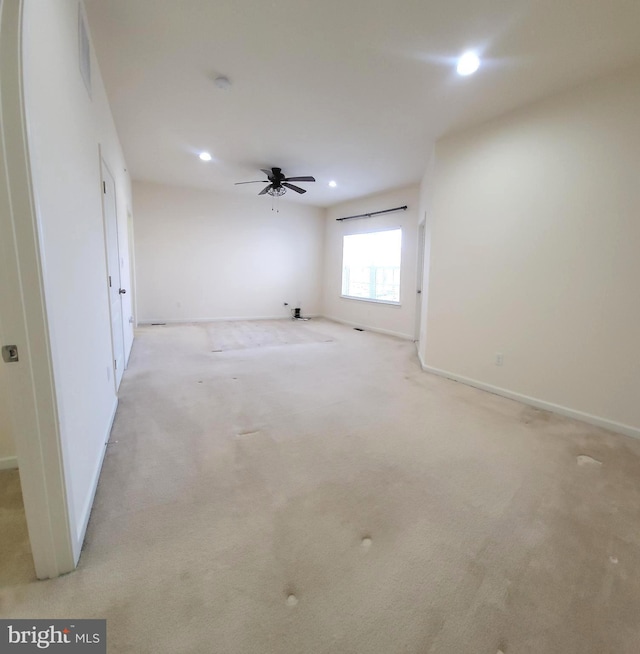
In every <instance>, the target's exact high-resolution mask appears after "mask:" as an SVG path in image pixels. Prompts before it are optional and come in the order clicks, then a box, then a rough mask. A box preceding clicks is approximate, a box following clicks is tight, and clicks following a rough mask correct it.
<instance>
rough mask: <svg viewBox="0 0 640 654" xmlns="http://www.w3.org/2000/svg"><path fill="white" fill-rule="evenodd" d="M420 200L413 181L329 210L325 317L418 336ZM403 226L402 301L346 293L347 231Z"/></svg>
mask: <svg viewBox="0 0 640 654" xmlns="http://www.w3.org/2000/svg"><path fill="white" fill-rule="evenodd" d="M405 204H406V205H407V206H408V209H407V210H406V211H398V212H395V213H390V214H383V215H382V216H373V217H371V218H362V219H355V220H345V221H341V222H339V221H337V220H336V219H337V218H342V217H344V216H353V215H358V214H361V213H366V212H372V211H382V210H384V209H392V208H394V207H400V206H404V205H405ZM418 204H419V188H418V186H409V187H407V188H401V189H396V190H393V191H387V192H385V193H378V194H376V195H371V196H368V197H366V198H360V199H358V200H354V201H351V202H345V203H343V204H338V205H335V206H333V207H331V208H330V209H328V210H327V217H326V226H325V247H324V250H325V251H324V287H323V308H322V314H323V315H324V316H326V317H327V318H331V319H333V320H338V321H341V322H345V323H347V324H352V325H356V326H358V327H364V328H368V329H372V330H377V331H381V332H384V333H389V334H394V335H396V336H401V337H403V338H411V339H413V338H414V336H415V315H416V282H417V271H416V260H417V248H418V244H417V231H418ZM397 227H401V228H402V264H401V271H400V306H396V305H391V304H381V303H376V302H369V301H366V300H353V299H347V298H343V297H341V293H342V240H343V236H345V235H348V234H361V233H364V232H375V231H378V230H382V229H391V228H397Z"/></svg>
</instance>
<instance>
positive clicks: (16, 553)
mask: <svg viewBox="0 0 640 654" xmlns="http://www.w3.org/2000/svg"><path fill="white" fill-rule="evenodd" d="M35 578H36V573H35V571H34V569H33V559H32V558H31V547H30V545H29V534H28V533H27V519H26V517H25V515H24V505H23V504H22V491H21V489H20V475H19V474H18V471H17V470H0V589H1V588H6V587H8V586H15V585H19V584H23V583H29V582H30V581H34V580H35ZM0 597H1V595H0ZM0 601H1V600H0ZM1 609H2V604H1V603H0V615H1V613H2V611H1Z"/></svg>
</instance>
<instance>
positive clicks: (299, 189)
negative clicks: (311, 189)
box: [282, 182, 307, 193]
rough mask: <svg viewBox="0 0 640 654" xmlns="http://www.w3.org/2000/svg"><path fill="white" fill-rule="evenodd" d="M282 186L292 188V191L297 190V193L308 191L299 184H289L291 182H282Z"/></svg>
mask: <svg viewBox="0 0 640 654" xmlns="http://www.w3.org/2000/svg"><path fill="white" fill-rule="evenodd" d="M282 186H286V187H287V188H290V189H291V190H292V191H295V192H296V193H306V192H307V190H306V189H304V188H300V187H299V186H294V185H293V184H289V182H282Z"/></svg>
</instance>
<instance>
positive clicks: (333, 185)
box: [329, 180, 338, 188]
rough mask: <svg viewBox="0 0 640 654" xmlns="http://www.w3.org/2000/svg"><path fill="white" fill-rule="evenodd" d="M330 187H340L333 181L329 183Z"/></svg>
mask: <svg viewBox="0 0 640 654" xmlns="http://www.w3.org/2000/svg"><path fill="white" fill-rule="evenodd" d="M329 186H330V187H331V188H335V187H336V186H338V185H337V184H336V182H334V181H333V180H331V181H330V182H329Z"/></svg>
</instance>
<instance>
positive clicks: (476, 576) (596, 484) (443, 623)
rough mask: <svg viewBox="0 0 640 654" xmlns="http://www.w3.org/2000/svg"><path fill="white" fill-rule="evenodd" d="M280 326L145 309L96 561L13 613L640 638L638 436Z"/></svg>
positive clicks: (188, 638)
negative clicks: (269, 328) (271, 337)
mask: <svg viewBox="0 0 640 654" xmlns="http://www.w3.org/2000/svg"><path fill="white" fill-rule="evenodd" d="M254 327H255V325H252V326H251V329H253V328H254ZM282 327H283V328H284V329H287V330H291V334H290V339H289V340H290V342H292V343H293V342H296V341H298V344H294V345H287V344H282V345H274V346H263V347H248V348H245V349H233V350H229V351H224V352H212V351H211V350H212V349H214V348H212V347H211V338H210V333H209V331H208V330H207V329H205V328H199V327H195V326H193V325H190V326H184V327H171V328H170V329H167V328H162V327H148V328H144V329H141V330H139V332H138V335H137V341H136V344H135V346H134V352H133V355H132V360H131V364H130V368H129V370H128V371H127V373H126V375H125V379H124V381H123V384H122V388H121V403H120V408H119V411H118V415H117V418H116V424H115V428H114V433H113V439H114V440H115V441H117V443H114V444H113V445H111V446H110V447H109V449H108V454H107V457H106V460H105V465H104V471H103V475H102V480H101V482H100V486H99V489H98V496H97V499H96V505H95V509H94V512H93V515H92V519H91V523H90V527H89V533H88V538H87V543H86V548H85V551H84V554H83V556H82V560H81V564H80V568H79V569H78V570H77V571H76V572H75V573H73V574H71V575H68V576H66V577H64V578H60V579H57V580H52V581H47V582H36V583H28V584H22V585H19V586H13V587H9V588H5V589H3V590H2V591H1V592H0V612H2V613H3V614H10V615H11V616H13V617H16V618H20V617H36V616H47V617H106V618H107V619H108V625H109V652H113V653H115V652H122V653H124V652H132V653H141V654H142V653H149V654H151V653H167V654H169V653H171V654H174V653H177V652H188V653H192V652H193V653H215V654H254V653H255V654H276V653H278V654H294V653H295V654H307V653H309V654H323V653H326V654H329V653H331V654H351V653H353V654H400V653H403V654H408V653H415V654H467V653H469V654H471V653H472V654H496V653H497V652H498V651H502V652H504V654H516V653H518V654H556V653H557V654H614V653H615V654H623V653H627V654H632V653H633V654H635V653H637V652H638V651H640V574H639V571H640V547H639V545H640V442H639V441H634V440H632V439H629V438H625V437H622V436H618V435H615V434H611V433H608V432H605V431H602V430H599V429H596V428H593V427H590V426H588V425H584V424H581V423H579V422H575V421H571V420H565V419H561V418H558V417H556V416H553V415H550V414H547V413H545V412H541V411H536V410H533V409H531V408H528V407H525V406H523V405H520V404H518V403H516V402H512V401H509V400H506V399H503V398H500V397H496V396H493V395H489V394H486V393H483V392H481V391H478V390H475V389H472V388H469V387H466V386H463V385H460V384H456V383H454V382H450V381H447V380H444V379H441V378H438V377H434V376H431V375H428V374H425V373H423V372H421V371H420V368H419V366H418V363H417V360H416V356H415V350H414V346H413V344H412V343H408V342H404V341H400V340H395V339H393V338H390V337H385V336H381V335H376V334H373V333H369V332H357V331H354V330H351V329H349V328H346V327H344V326H340V325H335V324H333V323H330V322H327V321H312V322H309V323H300V322H292V321H283V323H282ZM306 330H313V331H314V332H317V333H321V334H323V335H326V336H327V340H328V342H323V341H320V342H318V339H317V338H315V337H314V338H311V339H309V338H307V337H305V336H304V335H305V334H306ZM309 341H313V342H309Z"/></svg>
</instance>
